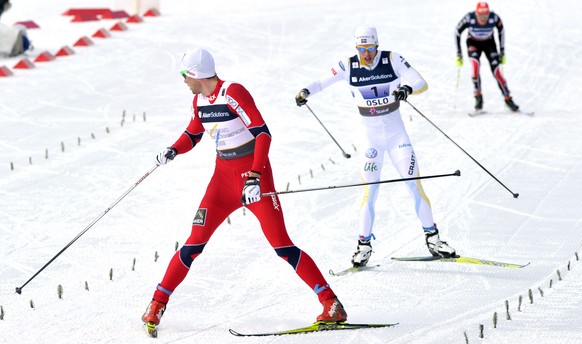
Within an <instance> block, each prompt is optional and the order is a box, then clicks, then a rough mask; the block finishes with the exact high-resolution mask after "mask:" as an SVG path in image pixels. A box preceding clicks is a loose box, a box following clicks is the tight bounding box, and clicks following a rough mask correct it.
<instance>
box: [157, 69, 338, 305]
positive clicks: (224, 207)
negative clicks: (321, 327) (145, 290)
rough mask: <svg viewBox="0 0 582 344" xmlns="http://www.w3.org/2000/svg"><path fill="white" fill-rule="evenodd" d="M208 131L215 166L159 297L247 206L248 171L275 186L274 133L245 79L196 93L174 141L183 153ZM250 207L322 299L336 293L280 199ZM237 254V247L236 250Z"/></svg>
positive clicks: (268, 188) (264, 185)
mask: <svg viewBox="0 0 582 344" xmlns="http://www.w3.org/2000/svg"><path fill="white" fill-rule="evenodd" d="M205 132H206V133H207V134H208V135H209V136H210V137H211V138H212V139H213V140H214V142H215V144H216V152H217V157H216V167H215V170H214V174H213V176H212V178H211V180H210V183H209V184H208V187H207V189H206V193H205V195H204V197H203V198H202V201H201V202H200V206H199V208H198V211H197V212H196V215H195V217H194V221H193V223H192V232H191V234H190V236H189V237H188V239H187V240H186V242H185V244H184V246H182V247H181V248H180V250H178V251H177V252H176V254H175V255H174V257H173V258H172V259H171V261H170V264H169V266H168V269H167V270H166V274H165V276H164V278H163V279H162V282H161V283H160V284H159V285H158V287H157V289H156V291H155V293H154V299H155V300H157V301H160V302H163V303H167V302H168V300H169V298H170V295H171V294H172V292H173V291H174V290H175V289H176V287H177V286H178V285H179V284H180V283H181V282H182V281H183V280H184V278H185V277H186V275H187V274H188V271H189V269H190V266H191V264H192V262H193V260H194V259H195V258H196V257H198V255H200V254H201V253H202V251H203V249H204V246H205V245H206V243H207V242H208V241H209V240H210V237H211V236H212V234H213V233H214V231H215V230H216V228H217V227H218V226H219V225H220V224H221V223H222V222H223V221H224V220H225V219H226V218H227V217H228V216H229V215H230V214H231V213H232V212H233V211H235V210H236V209H238V208H240V207H241V206H242V203H241V195H242V190H243V187H244V183H245V181H246V180H247V178H248V175H249V172H250V171H251V170H252V171H255V172H258V173H260V174H261V177H260V180H261V183H260V186H261V193H268V192H273V191H275V187H274V183H273V174H272V171H271V165H270V163H269V159H268V153H269V146H270V144H271V134H270V133H269V129H268V128H267V125H266V124H265V121H264V120H263V118H262V116H261V113H260V112H259V110H258V109H257V107H256V105H255V102H254V100H253V98H252V96H251V95H250V93H249V92H248V91H247V90H246V89H245V88H244V87H243V86H242V85H240V84H237V83H232V82H225V81H222V80H220V79H219V80H218V84H217V85H216V88H215V90H214V91H213V92H212V93H211V94H210V95H209V96H203V95H202V94H197V95H196V96H195V97H194V101H193V103H192V118H191V120H190V124H189V125H188V127H187V128H186V130H185V131H184V133H183V134H182V135H181V136H180V138H179V139H178V140H177V141H176V142H175V143H174V144H173V145H172V147H173V148H175V149H176V150H177V152H178V154H184V153H186V152H188V151H190V150H191V149H192V148H193V147H194V146H195V145H196V144H197V143H198V142H199V141H200V140H201V139H202V136H203V134H204V133H205ZM247 208H248V209H249V210H250V211H251V212H252V213H253V214H254V215H255V216H256V217H257V219H258V220H259V222H260V224H261V228H262V230H263V234H264V235H265V237H266V238H267V240H268V241H269V243H270V244H271V246H272V247H273V248H274V249H275V252H276V253H277V255H279V256H280V257H281V258H283V259H285V260H286V261H287V262H288V263H289V264H290V265H291V266H292V267H293V269H294V270H295V272H296V273H297V274H298V275H299V277H300V278H301V279H302V280H303V281H304V282H305V283H306V284H307V285H309V287H310V288H311V289H312V290H313V291H314V292H315V293H316V294H317V296H318V298H319V300H320V301H321V302H323V301H325V300H328V299H331V298H333V297H335V294H334V292H333V291H332V290H331V288H330V287H329V285H328V284H327V282H326V280H325V278H324V277H323V275H322V274H321V272H320V271H319V269H318V268H317V266H316V265H315V263H314V262H313V260H312V259H311V257H309V255H307V253H305V252H304V251H302V250H301V249H299V248H298V247H296V246H295V245H294V244H293V242H292V241H291V239H290V238H289V235H288V233H287V229H286V228H285V222H284V219H283V211H282V208H281V203H280V202H279V198H278V197H277V196H276V195H273V196H270V197H262V198H261V200H260V201H258V202H255V203H252V204H250V205H248V206H247ZM233 255H236V252H233Z"/></svg>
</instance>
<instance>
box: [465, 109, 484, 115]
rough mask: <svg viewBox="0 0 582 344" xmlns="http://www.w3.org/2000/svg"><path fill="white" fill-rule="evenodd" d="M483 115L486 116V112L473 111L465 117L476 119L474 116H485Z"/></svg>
mask: <svg viewBox="0 0 582 344" xmlns="http://www.w3.org/2000/svg"><path fill="white" fill-rule="evenodd" d="M485 114H487V111H483V110H475V111H473V112H469V113H468V114H467V115H469V117H476V116H479V115H485Z"/></svg>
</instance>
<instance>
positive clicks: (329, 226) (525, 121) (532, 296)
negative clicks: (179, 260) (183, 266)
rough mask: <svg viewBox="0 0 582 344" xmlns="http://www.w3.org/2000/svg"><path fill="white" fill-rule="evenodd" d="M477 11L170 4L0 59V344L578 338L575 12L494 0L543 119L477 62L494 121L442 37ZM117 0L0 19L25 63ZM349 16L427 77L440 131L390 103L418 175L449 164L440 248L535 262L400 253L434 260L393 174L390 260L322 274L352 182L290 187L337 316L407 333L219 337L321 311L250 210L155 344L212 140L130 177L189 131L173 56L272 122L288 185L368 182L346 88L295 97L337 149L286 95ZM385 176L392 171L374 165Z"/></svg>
mask: <svg viewBox="0 0 582 344" xmlns="http://www.w3.org/2000/svg"><path fill="white" fill-rule="evenodd" d="M475 4H476V2H474V1H461V0H443V1H430V0H417V1H409V2H398V1H381V0H372V1H368V2H366V3H365V4H360V3H357V2H344V3H338V2H337V1H331V0H321V1H303V0H300V1H291V0H280V1H266V0H252V1H234V0H216V1H211V2H200V1H162V2H161V4H160V12H161V16H159V17H145V18H144V22H142V23H138V24H130V23H128V24H126V25H127V26H128V28H129V29H128V30H127V31H114V32H111V33H112V35H111V37H110V38H107V39H102V38H91V39H92V40H93V41H94V43H95V44H94V45H92V46H89V47H74V51H75V54H74V55H71V56H64V57H58V58H57V59H56V60H55V61H52V62H44V63H42V62H39V63H36V68H34V69H30V70H20V69H12V67H13V66H14V65H15V64H16V63H17V62H18V61H19V60H20V59H21V58H22V56H20V57H16V58H5V59H1V60H0V66H2V65H5V66H7V67H8V68H10V69H11V70H12V71H13V73H14V75H13V76H11V77H6V78H0V89H1V92H0V152H1V153H0V238H1V243H0V261H1V263H0V264H1V268H0V306H1V312H0V315H1V317H0V318H1V320H0V330H1V331H0V333H1V334H0V342H2V343H55V342H58V343H151V342H152V341H157V342H159V343H296V342H297V341H301V342H303V343H466V342H470V343H512V344H516V343H532V342H535V343H574V342H582V330H581V329H580V318H581V317H582V295H581V293H580V289H581V288H582V264H581V262H580V261H579V259H580V257H579V255H582V252H580V251H581V246H582V231H581V227H582V215H581V214H582V201H581V200H580V197H579V195H580V194H581V193H582V183H581V182H580V180H582V159H581V158H582V138H581V137H580V132H581V130H580V128H581V127H582V117H581V116H580V111H579V109H578V108H579V103H580V102H579V100H578V101H577V100H576V99H577V97H578V88H579V83H580V82H581V81H582V70H581V69H580V68H578V65H579V64H580V62H582V61H581V60H582V57H581V56H582V26H581V25H580V21H579V20H580V17H582V7H580V5H579V4H578V2H576V1H574V0H566V1H560V2H559V3H556V2H555V1H549V0H536V1H526V0H515V1H490V2H489V5H490V7H491V9H492V10H493V11H495V12H496V13H498V14H499V15H500V16H501V18H502V19H503V21H504V25H505V28H506V31H507V32H506V33H507V34H506V40H507V42H506V55H507V63H506V64H505V65H504V66H503V69H504V73H505V76H506V78H507V81H508V85H509V88H510V89H511V90H512V95H513V97H514V100H515V102H516V103H517V104H519V105H520V107H521V108H522V109H523V110H524V111H534V112H535V115H534V116H533V117H528V116H524V115H520V114H515V113H511V112H509V111H508V110H507V109H506V107H505V105H504V103H503V98H502V96H501V94H500V92H499V90H498V88H497V85H496V84H495V82H494V79H493V77H492V75H491V74H490V71H489V67H488V65H487V64H486V63H485V58H484V57H482V62H483V64H482V68H481V69H482V81H483V89H484V101H485V105H484V106H485V109H486V110H487V111H488V114H487V115H483V116H479V117H474V118H471V117H469V116H467V113H468V112H469V111H471V110H472V108H473V102H474V99H473V96H472V83H471V80H470V74H469V66H468V65H467V61H466V60H467V59H466V58H465V66H463V67H462V68H461V69H460V70H458V69H457V66H456V65H455V45H454V34H453V32H454V28H455V26H456V24H457V22H458V21H459V20H460V19H461V18H462V16H463V15H464V14H466V13H467V12H469V11H471V10H473V9H474V7H475ZM114 6H115V2H114V1H111V0H110V1H96V0H77V1H74V2H70V1H64V0H54V1H47V2H38V1H33V0H21V1H13V6H12V8H11V9H10V10H9V11H7V12H6V13H4V14H2V16H1V17H0V21H2V22H4V23H7V24H10V25H11V24H13V23H15V22H18V21H24V20H33V21H35V22H36V23H37V24H38V25H39V26H40V28H39V29H31V30H29V31H28V33H29V37H30V39H31V40H32V42H33V45H34V47H35V49H34V51H33V52H31V53H30V54H29V58H30V59H31V60H33V59H34V57H35V56H36V54H39V53H41V52H43V51H49V52H51V53H53V54H54V53H56V51H57V50H59V49H60V48H61V47H63V46H66V45H67V46H72V45H73V43H74V42H75V41H76V40H77V39H79V38H80V37H82V36H88V37H91V35H92V34H93V33H94V32H95V31H96V30H98V29H100V28H106V29H109V28H110V27H111V26H113V25H114V24H115V23H116V22H117V20H100V21H90V22H83V23H72V22H71V21H70V20H71V17H68V16H63V15H62V13H63V12H65V11H66V10H68V9H69V8H71V7H77V8H83V7H84V8H95V7H109V8H112V9H113V8H114ZM142 12H144V11H142ZM576 23H578V24H576ZM361 24H370V25H375V26H376V27H377V29H378V32H379V38H380V48H381V49H384V50H393V51H397V52H398V53H400V54H402V55H403V56H404V57H406V59H407V60H408V61H409V62H410V63H411V64H412V65H413V66H414V67H415V68H416V69H417V70H418V71H419V72H420V73H421V74H422V75H423V77H424V78H425V79H426V80H427V82H428V84H429V90H428V91H427V92H426V93H423V94H421V95H418V96H411V97H410V98H409V100H410V103H411V104H412V105H414V106H415V107H416V108H417V109H418V110H419V111H420V112H421V113H422V114H423V115H424V116H426V118H428V119H430V121H432V122H433V123H434V124H435V125H436V126H438V128H439V129H440V130H442V131H443V132H444V133H445V134H446V135H443V134H442V133H441V132H439V130H437V129H436V128H435V127H434V126H433V125H432V124H431V123H429V122H428V121H427V120H426V119H425V118H423V117H422V116H421V115H420V114H419V113H417V112H416V111H415V110H414V109H413V108H412V107H410V106H409V105H407V104H402V106H401V111H402V116H403V119H404V121H405V124H406V126H407V130H408V132H409V135H410V136H411V139H412V142H413V145H414V148H415V151H416V155H417V157H418V160H419V164H420V166H421V172H422V175H425V176H429V175H437V174H448V173H452V172H454V171H456V170H460V171H461V176H460V177H443V178H435V179H429V180H425V181H424V182H423V186H424V189H425V191H426V193H427V195H428V196H429V198H430V200H431V204H432V207H433V212H434V217H435V220H436V222H437V223H438V225H439V228H440V230H441V235H442V237H443V239H445V240H447V241H448V242H449V244H451V246H453V247H455V248H456V249H457V251H458V253H460V254H461V255H466V256H469V257H477V258H483V259H489V260H495V261H502V262H510V263H518V264H527V263H529V265H528V266H527V267H525V268H522V269H509V268H500V267H491V266H476V265H468V264H458V263H442V262H420V263H418V262H414V263H410V262H394V261H392V260H391V257H401V256H420V255H427V254H428V251H427V250H426V246H425V244H424V236H423V233H422V230H421V225H420V223H419V221H418V219H417V218H416V216H415V214H414V207H413V203H412V200H411V199H410V197H409V195H408V192H407V190H406V187H405V186H404V184H402V183H393V184H386V185H383V186H381V188H380V195H379V198H378V202H377V216H376V227H375V230H374V233H375V235H376V238H377V239H376V240H375V241H374V242H373V248H374V254H373V255H372V258H371V261H370V264H380V266H379V267H378V268H376V269H374V270H370V271H365V272H360V273H356V274H351V275H347V276H341V277H334V276H330V275H329V274H328V273H327V272H328V270H330V269H332V270H334V271H336V270H341V269H344V268H347V267H349V266H350V258H351V255H352V253H353V251H354V249H355V247H356V244H357V235H358V228H357V226H358V207H359V202H360V200H361V196H362V188H361V187H349V188H341V189H334V190H322V191H311V192H301V193H291V194H284V195H281V196H280V201H281V204H282V207H283V209H284V211H285V219H286V224H287V228H288V231H289V234H290V236H291V238H292V239H293V241H294V242H295V244H296V245H297V246H299V247H300V248H302V249H303V250H305V251H306V252H307V253H309V254H310V255H311V257H312V258H313V259H314V260H315V262H316V263H317V265H318V266H319V268H320V269H321V270H322V272H323V273H324V275H325V276H326V278H327V281H328V282H329V283H330V284H331V286H332V288H333V289H334V291H335V292H336V293H337V294H338V296H339V298H340V300H341V301H342V303H343V304H344V306H345V308H346V310H347V312H348V316H349V317H348V320H349V322H353V323H366V322H370V323H386V322H397V323H399V324H398V325H397V326H396V327H392V328H384V329H365V330H354V331H341V332H339V331H338V332H322V333H313V334H307V335H296V336H282V337H254V338H237V337H233V336H232V335H231V334H230V333H229V331H228V329H229V328H232V329H235V330H237V331H239V332H266V331H272V330H283V329H290V328H294V327H301V326H306V325H309V324H311V323H312V322H313V321H315V317H316V316H317V315H318V314H319V313H320V312H321V305H320V304H319V302H318V301H317V298H316V297H315V295H314V293H313V292H312V291H311V290H310V289H309V288H308V287H306V285H305V284H304V283H303V282H302V281H301V280H300V279H299V278H298V277H297V276H296V274H295V273H294V272H293V270H292V269H291V268H290V267H289V265H288V264H287V263H286V262H284V261H283V260H281V259H280V258H279V257H277V255H276V254H275V253H274V251H273V250H272V248H271V247H270V246H269V244H268V243H267V241H266V240H265V239H264V237H263V236H262V233H261V230H260V228H259V226H258V221H257V220H256V219H255V218H254V217H253V216H252V215H251V214H249V213H248V212H247V213H245V212H244V211H243V210H242V209H240V210H238V211H236V212H235V213H233V214H232V215H231V216H230V218H229V221H228V222H225V223H223V224H222V225H221V226H220V227H219V229H218V230H217V231H216V234H215V235H214V237H213V238H212V239H211V241H210V242H209V244H208V245H207V246H206V248H205V251H204V254H202V255H201V256H200V257H198V258H197V259H196V260H195V261H194V263H193V265H192V268H191V271H190V273H189V275H188V277H187V278H186V280H185V281H184V282H183V283H182V284H181V285H180V286H179V287H178V288H177V289H176V291H175V293H174V294H173V295H172V298H171V301H170V303H169V304H168V309H167V312H166V314H165V315H164V317H163V319H162V323H161V324H160V326H159V330H158V333H159V335H158V338H157V339H152V338H149V337H148V336H147V334H146V333H145V331H144V329H143V327H142V322H141V315H142V313H143V312H144V310H145V308H146V306H147V304H148V302H149V301H150V299H151V297H152V294H153V292H154V288H155V286H156V284H157V283H159V282H160V280H161V278H162V276H163V274H164V272H165V269H166V267H167V264H168V262H169V260H170V258H171V257H172V255H173V254H174V251H175V249H176V245H181V244H183V242H184V240H185V239H186V238H187V237H188V235H189V232H190V229H191V221H192V218H193V217H194V214H195V211H196V209H197V207H198V203H199V201H200V199H201V197H202V195H203V194H204V192H205V188H206V184H207V182H208V180H209V177H210V175H211V174H212V171H213V167H214V155H215V152H214V149H213V147H212V143H211V142H209V141H210V140H208V139H207V138H206V139H205V140H203V141H202V142H201V143H200V145H198V146H197V147H196V148H195V149H194V150H193V151H191V152H189V153H188V154H186V155H181V156H179V157H177V158H176V159H175V160H174V161H172V162H171V163H170V164H168V165H166V166H161V167H159V168H157V169H155V170H154V171H153V172H152V173H151V174H150V175H148V176H147V177H146V178H145V179H143V180H141V179H142V177H144V176H146V174H147V173H148V171H150V170H151V169H152V168H153V166H154V156H155V155H156V154H157V153H158V151H160V150H161V149H163V148H165V147H167V146H168V145H170V144H172V143H173V142H174V141H175V140H176V138H177V137H178V136H179V135H180V133H181V132H182V131H183V130H184V129H185V127H186V125H187V123H188V121H189V116H190V112H189V109H190V104H191V100H192V94H191V92H190V91H189V89H188V88H187V87H186V86H185V85H184V83H183V79H182V77H181V76H180V75H179V74H178V70H179V68H178V67H179V62H180V58H181V56H182V54H183V53H184V51H186V50H188V49H190V48H192V47H194V46H203V47H206V48H207V49H208V50H210V51H211V53H212V54H213V55H214V58H215V61H216V64H217V72H218V75H219V76H220V77H221V78H222V79H225V80H234V81H238V82H240V83H242V84H243V85H245V87H246V88H247V89H248V90H249V91H250V92H251V94H252V95H253V97H254V99H255V102H256V103H257V105H258V107H259V109H260V110H261V112H262V115H263V117H264V118H265V120H266V122H267V124H268V126H269V129H270V132H271V133H272V135H273V143H272V145H271V151H270V159H271V162H272V165H273V170H274V176H275V183H276V186H277V188H278V190H280V191H284V190H287V189H289V190H302V189H306V188H319V187H328V186H338V185H346V184H354V183H359V182H360V181H361V180H360V176H359V172H358V168H359V166H360V161H361V160H360V159H361V157H362V148H363V147H362V146H361V144H360V141H359V136H358V134H359V132H358V131H357V126H358V114H357V111H356V108H355V106H354V105H353V103H352V99H351V96H350V93H349V89H348V87H347V85H342V84H337V85H334V86H332V87H330V88H329V89H327V90H325V91H324V92H322V93H321V94H317V95H316V96H314V97H312V98H310V99H309V103H308V104H309V105H310V107H311V109H312V110H313V111H314V113H315V114H316V115H317V117H318V118H319V119H320V120H321V121H322V122H323V123H324V124H325V126H326V128H327V129H328V130H329V131H330V132H331V133H332V134H333V136H334V138H335V139H336V140H337V141H338V143H339V144H340V146H341V147H342V148H343V149H344V150H345V151H346V152H347V153H349V154H351V156H352V158H351V159H346V158H344V157H343V156H342V154H341V151H340V149H339V148H338V146H337V145H336V144H335V143H334V142H333V140H332V139H331V138H330V137H329V135H328V134H327V133H326V132H325V130H324V128H322V126H321V125H320V124H319V123H318V121H317V120H316V118H314V116H313V115H312V114H311V113H310V112H309V111H308V110H307V109H306V108H305V107H302V108H298V107H297V106H296V105H295V101H294V96H295V94H296V93H297V92H298V91H299V90H300V89H301V88H302V87H304V86H305V85H306V84H307V83H309V82H310V81H313V80H315V79H316V78H318V77H319V76H321V75H322V74H323V73H324V72H325V71H327V70H328V68H329V67H330V66H331V65H332V64H333V63H335V62H336V61H338V60H339V59H342V58H345V57H348V56H352V55H354V54H355V53H356V52H355V50H354V49H353V45H352V42H353V39H352V38H353V37H352V35H353V31H354V29H355V28H356V27H357V26H358V25H361ZM463 41H464V36H463ZM463 49H464V53H465V51H466V47H464V46H463ZM458 72H459V74H457V73H458ZM457 75H458V76H459V79H458V81H457ZM451 141H454V143H456V144H457V145H459V146H460V147H462V148H463V149H464V150H465V151H466V152H467V153H468V154H470V156H471V157H473V158H474V159H475V160H477V161H478V162H479V163H480V164H481V165H482V167H480V166H479V165H478V164H476V163H475V162H474V161H473V160H472V159H471V158H470V157H469V156H467V154H465V153H464V152H463V151H462V150H461V149H459V148H458V147H457V146H456V145H455V144H454V143H453V142H451ZM487 171H488V172H490V173H491V174H493V175H494V176H495V178H497V179H498V180H499V182H498V181H496V180H495V179H494V178H492V177H491V176H490V175H489V174H488V173H487ZM397 178H399V177H398V175H397V173H396V172H395V170H394V169H393V168H392V167H391V165H390V163H389V162H387V163H386V164H385V168H384V170H383V179H385V180H389V179H397ZM138 181H141V182H140V183H139V184H138V185H137V186H135V184H136V182H138ZM501 183H503V185H505V187H507V189H509V190H510V191H509V190H507V189H506V188H505V187H504V186H503V185H502V184H501ZM134 187H135V188H134ZM127 191H130V192H129V193H128V194H126V195H125V197H123V198H122V199H121V200H119V198H120V197H121V196H122V195H124V194H125V193H126V192H127ZM511 192H513V193H519V197H518V198H514V197H513V196H512V194H511ZM117 201H119V203H116V205H115V207H113V208H112V209H110V207H111V205H112V204H114V203H115V202H117ZM99 217H100V218H99ZM98 218H99V219H98ZM96 219H98V221H97V222H94V221H95V220H96ZM87 228H88V230H87V231H86V232H84V233H83V235H82V236H81V237H79V238H78V239H77V240H76V241H75V242H74V243H72V244H70V243H71V242H72V240H73V239H75V238H76V237H77V236H78V235H79V234H80V233H82V232H83V231H84V230H86V229H87ZM69 244H70V245H69ZM178 247H179V246H178ZM63 249H65V250H64V252H62V254H61V255H60V256H59V257H58V258H57V259H56V260H54V261H53V262H52V263H51V264H49V265H48V267H46V269H45V270H43V271H42V272H41V273H40V274H38V275H37V276H36V277H35V278H33V279H32V280H31V281H30V282H29V283H27V284H26V285H25V286H24V288H23V289H22V294H20V295H19V294H17V293H15V288H16V287H21V286H23V285H24V284H25V283H26V282H27V281H28V280H29V279H30V278H31V277H32V276H33V275H34V274H35V273H37V272H38V271H39V270H40V269H41V268H42V267H43V266H45V264H46V263H48V262H49V261H50V260H51V259H52V258H53V257H54V256H55V255H57V254H58V253H59V252H61V250H63ZM59 286H60V287H59ZM59 289H61V290H62V294H61V295H60V297H59V292H58V290H59ZM520 300H521V301H520ZM506 304H507V306H508V309H506ZM494 315H496V318H497V321H496V323H495V324H494V320H493V319H494ZM508 317H510V318H511V320H508V319H507V318H508ZM480 325H483V331H482V332H483V337H484V338H480V332H481V331H480Z"/></svg>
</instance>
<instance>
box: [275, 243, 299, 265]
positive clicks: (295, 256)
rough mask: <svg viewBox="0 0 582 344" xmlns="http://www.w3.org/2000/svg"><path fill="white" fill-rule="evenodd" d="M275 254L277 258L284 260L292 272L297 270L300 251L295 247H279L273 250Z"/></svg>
mask: <svg viewBox="0 0 582 344" xmlns="http://www.w3.org/2000/svg"><path fill="white" fill-rule="evenodd" d="M275 252H277V255H278V256H279V257H281V258H283V259H285V260H286V261H287V263H289V265H291V266H292V267H293V270H297V265H299V258H300V256H301V250H300V249H299V248H297V247H296V246H288V247H279V248H276V249H275Z"/></svg>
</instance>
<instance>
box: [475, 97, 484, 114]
mask: <svg viewBox="0 0 582 344" xmlns="http://www.w3.org/2000/svg"><path fill="white" fill-rule="evenodd" d="M481 110H483V96H482V95H481V93H477V94H475V111H476V112H477V111H481Z"/></svg>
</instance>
